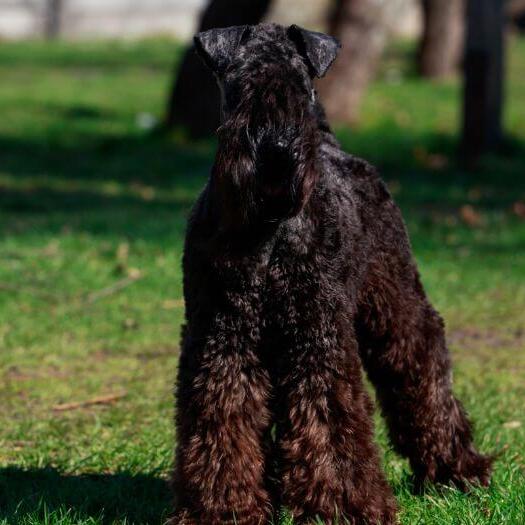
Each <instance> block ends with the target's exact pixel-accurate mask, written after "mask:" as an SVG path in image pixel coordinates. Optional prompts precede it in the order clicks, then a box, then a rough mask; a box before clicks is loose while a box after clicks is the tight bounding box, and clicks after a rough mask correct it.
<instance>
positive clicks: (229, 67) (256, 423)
mask: <svg viewBox="0 0 525 525" xmlns="http://www.w3.org/2000/svg"><path fill="white" fill-rule="evenodd" d="M195 44H196V49H197V51H198V53H199V54H200V55H201V56H202V58H203V59H204V61H205V62H206V64H207V65H208V66H209V67H210V68H211V70H212V71H213V73H214V74H215V75H216V77H217V79H218V81H219V85H220V88H221V92H222V100H223V103H222V111H223V124H222V126H221V127H220V128H219V130H218V135H219V146H218V153H217V158H216V161H215V165H214V167H213V171H212V174H211V177H210V179H209V182H208V183H207V185H206V187H205V188H204V191H203V192H202V194H201V196H200V198H199V200H198V202H197V203H196V205H195V208H194V210H193V213H192V216H191V219H190V221H189V228H188V233H187V240H186V247H185V254H184V276H185V277H184V293H185V298H186V316H187V324H186V327H185V330H184V336H183V349H182V355H181V359H180V370H179V377H178V389H177V427H178V437H177V439H178V441H177V445H178V449H177V461H176V468H175V476H174V484H175V489H174V490H175V492H176V495H177V503H176V510H175V514H174V516H173V517H172V519H171V523H173V524H179V525H183V524H184V525H219V524H224V523H227V524H233V523H236V524H238V525H258V524H262V523H265V522H266V521H267V520H268V519H269V518H271V516H272V509H274V510H275V509H279V507H280V506H284V507H286V508H287V509H289V511H290V512H291V513H292V515H293V516H294V518H295V520H296V523H311V522H313V521H314V520H315V519H316V518H317V517H318V518H320V519H322V520H324V523H325V524H334V523H336V522H337V523H344V522H348V523H351V524H374V525H377V524H393V523H395V520H396V518H395V515H396V504H395V500H394V497H393V495H392V492H391V489H390V487H389V485H388V484H387V482H386V480H385V476H384V474H383V471H382V469H381V464H380V461H379V457H378V456H379V455H378V450H377V447H376V445H375V444H374V437H373V432H374V430H373V424H372V409H373V407H372V402H371V400H370V398H369V396H368V395H367V393H366V391H365V388H364V385H363V379H362V375H361V365H363V366H364V369H365V370H366V372H367V374H368V377H369V378H370V380H371V382H372V383H373V384H374V386H375V388H376V389H377V397H378V399H379V401H380V403H381V407H382V411H383V414H384V416H385V418H386V420H387V422H388V426H389V430H390V438H391V440H392V442H393V444H394V446H395V448H396V450H397V451H398V452H399V453H400V454H401V455H403V456H405V457H408V458H409V460H410V464H411V467H412V469H413V471H414V474H415V476H416V478H417V479H418V480H419V481H420V482H425V481H427V480H428V481H431V482H439V483H452V484H455V485H456V486H459V487H460V488H467V487H468V485H469V484H470V483H481V484H487V483H488V482H489V478H490V472H491V460H490V459H489V458H488V457H486V456H483V455H480V454H478V452H476V450H475V449H474V446H473V444H472V431H471V425H470V423H469V421H468V419H467V416H466V414H465V411H464V409H463V408H462V406H461V404H460V403H459V401H458V400H457V399H455V398H454V396H453V394H452V390H451V369H450V358H449V354H448V351H447V348H446V346H445V338H444V328H443V321H442V320H441V318H440V316H439V315H438V314H437V313H436V311H435V310H434V309H433V308H432V306H431V304H430V303H429V301H428V299H427V298H426V296H425V292H424V290H423V287H422V285H421V282H420V279H419V275H418V271H417V268H416V264H415V262H414V259H413V257H412V254H411V248H410V244H409V240H408V237H407V233H406V229H405V226H404V223H403V220H402V217H401V214H400V212H399V209H398V208H397V207H396V205H395V204H394V202H393V201H392V198H391V196H390V194H389V193H388V190H387V189H386V187H385V185H384V183H383V182H382V181H381V179H380V178H379V176H378V174H377V172H376V170H375V169H374V168H373V167H372V166H370V165H369V164H367V163H366V162H365V161H363V160H360V159H358V158H355V157H352V156H350V155H347V154H345V153H344V152H343V151H341V149H340V147H339V145H338V143H337V142H336V140H335V138H334V136H333V135H332V133H331V132H330V129H329V127H328V125H327V123H326V119H325V117H324V113H323V110H322V108H321V106H320V104H319V101H318V99H317V97H316V93H315V90H314V87H313V78H314V77H322V76H323V75H324V74H325V72H326V70H327V69H328V68H329V66H330V64H331V63H332V62H333V60H334V59H335V57H336V54H337V50H338V48H339V44H338V42H337V41H336V40H335V39H333V38H331V37H329V36H326V35H323V34H320V33H314V32H311V31H307V30H304V29H301V28H300V27H297V26H291V27H289V28H284V27H281V26H278V25H273V24H264V25H258V26H253V27H249V26H244V27H231V28H227V29H216V30H211V31H206V32H204V33H201V34H199V35H197V37H196V38H195ZM195 89H198V86H195ZM345 520H346V521H345Z"/></svg>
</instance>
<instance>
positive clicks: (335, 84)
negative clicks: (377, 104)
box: [319, 0, 391, 124]
mask: <svg viewBox="0 0 525 525" xmlns="http://www.w3.org/2000/svg"><path fill="white" fill-rule="evenodd" d="M389 2H391V0H389ZM387 4H388V2H384V1H383V0H336V6H335V9H334V12H333V15H332V17H331V21H330V33H331V34H332V35H333V36H335V37H337V38H338V39H339V41H340V42H341V44H342V49H341V51H340V53H339V57H338V58H337V60H336V61H335V63H334V65H333V66H332V68H331V70H329V72H328V74H327V76H326V78H325V79H324V80H321V81H320V82H319V94H320V97H321V99H322V101H323V103H324V106H325V110H326V114H327V117H328V119H329V120H330V121H331V122H333V123H340V124H341V123H346V124H352V123H354V122H355V121H356V120H357V117H358V113H359V106H360V103H361V99H362V97H363V94H364V92H365V90H366V87H367V85H368V83H369V82H370V80H371V79H372V77H373V75H374V73H375V71H376V67H377V64H378V62H379V58H380V57H381V54H382V52H383V49H384V46H385V41H386V32H387V31H386V25H385V23H384V21H385V16H386V5H387Z"/></svg>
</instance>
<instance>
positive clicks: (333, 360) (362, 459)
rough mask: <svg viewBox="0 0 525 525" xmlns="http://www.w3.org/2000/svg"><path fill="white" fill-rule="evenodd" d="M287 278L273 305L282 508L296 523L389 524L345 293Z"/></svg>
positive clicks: (391, 504) (311, 278)
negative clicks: (276, 325)
mask: <svg viewBox="0 0 525 525" xmlns="http://www.w3.org/2000/svg"><path fill="white" fill-rule="evenodd" d="M301 266H302V265H301V264H298V267H299V268H300V267H301ZM293 274H294V278H295V279H297V280H298V282H299V283H301V284H300V286H288V287H287V291H286V293H277V294H275V304H274V308H275V310H274V311H275V312H276V317H277V318H278V323H279V324H280V326H281V333H282V337H281V339H280V342H279V350H278V351H277V355H279V354H280V357H281V361H282V365H281V367H280V374H279V377H278V380H277V396H278V397H277V403H276V405H277V445H278V473H279V474H280V482H281V484H282V486H281V495H282V502H281V503H282V504H283V506H284V507H286V508H287V509H288V510H289V511H290V512H291V513H292V515H293V516H294V518H295V519H296V522H297V523H317V522H316V521H315V520H316V519H318V518H320V519H321V520H322V521H323V523H325V524H327V525H333V524H336V523H340V524H343V523H351V524H361V523H370V524H372V523H374V524H381V525H391V524H393V523H395V513H396V510H395V509H396V504H395V501H394V497H393V495H392V492H391V489H390V487H389V485H388V483H387V481H386V479H385V477H384V474H383V471H382V469H381V464H380V461H379V454H378V450H377V447H376V445H375V443H374V437H373V421H372V403H371V401H370V399H369V397H368V395H367V393H366V390H365V388H364V385H363V382H362V377H361V365H360V362H359V356H358V353H357V343H356V340H355V338H354V337H353V335H352V333H351V332H352V323H351V321H350V319H349V317H347V309H346V308H345V305H344V304H341V303H342V302H344V299H343V298H344V293H343V292H341V291H334V287H332V286H330V285H328V284H327V283H325V282H324V281H325V278H324V277H323V276H322V275H316V274H315V270H310V271H308V272H307V274H301V272H300V271H298V270H294V271H293ZM332 291H333V294H332ZM327 294H328V295H330V297H328V296H327Z"/></svg>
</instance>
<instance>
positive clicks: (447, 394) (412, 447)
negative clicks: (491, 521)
mask: <svg viewBox="0 0 525 525" xmlns="http://www.w3.org/2000/svg"><path fill="white" fill-rule="evenodd" d="M390 250H392V248H390ZM409 257H410V256H409V255H407V253H406V251H404V252H403V253H402V254H398V255H396V256H395V257H389V256H388V254H383V255H382V256H381V257H378V259H377V260H376V261H375V262H372V263H371V264H370V266H369V273H368V277H367V283H366V285H365V286H364V288H363V291H362V294H361V300H360V305H359V315H358V321H357V323H356V331H357V334H358V339H359V350H360V355H361V358H362V362H363V364H364V367H365V369H366V371H367V373H368V376H369V378H370V380H371V381H372V383H373V384H374V386H375V388H376V390H377V396H378V398H379V400H380V402H381V406H382V410H383V414H384V416H385V418H386V420H387V423H388V426H389V430H390V437H391V440H392V442H393V444H394V446H395V448H396V449H397V451H398V452H399V453H400V454H402V455H403V456H405V457H407V458H409V460H410V464H411V467H412V469H413V471H414V474H415V476H416V480H417V483H418V486H419V487H421V485H422V483H423V482H425V481H427V480H428V481H431V482H437V483H452V484H454V485H456V486H457V487H459V488H461V489H463V490H465V489H466V488H467V487H468V485H469V484H482V485H486V484H488V482H489V479H490V472H491V459H490V458H488V457H486V456H483V455H481V454H479V453H478V452H477V451H476V450H475V448H474V445H473V442H472V429H471V424H470V422H469V419H468V417H467V415H466V413H465V410H464V409H463V407H462V405H461V403H460V402H459V401H458V400H457V399H456V398H455V397H454V395H453V393H452V376H451V374H452V372H451V363H450V357H449V352H448V349H447V346H446V343H445V333H444V324H443V321H442V319H441V317H440V316H439V315H438V314H437V312H436V311H435V310H434V309H433V308H432V306H431V305H430V303H429V302H428V300H427V298H426V296H425V292H424V290H423V287H422V285H421V283H420V279H419V275H418V272H417V269H416V267H415V264H414V263H413V262H412V261H411V260H410V259H408V258H409Z"/></svg>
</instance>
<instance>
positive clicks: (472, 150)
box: [463, 0, 505, 161]
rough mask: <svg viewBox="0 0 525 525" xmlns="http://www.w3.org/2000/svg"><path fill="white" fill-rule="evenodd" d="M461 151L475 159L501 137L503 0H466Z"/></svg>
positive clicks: (468, 157) (495, 144) (471, 159)
mask: <svg viewBox="0 0 525 525" xmlns="http://www.w3.org/2000/svg"><path fill="white" fill-rule="evenodd" d="M467 20H468V28H467V49H466V56H465V90H464V109H463V111H464V114H463V152H464V154H465V155H466V157H467V159H468V160H470V161H473V160H474V161H475V160H476V159H477V158H478V157H479V156H480V155H482V154H483V153H486V152H488V151H491V150H494V149H496V148H497V147H498V146H499V145H500V143H501V140H502V136H503V131H502V114H503V82H504V26H505V16H504V0H469V2H468V14H467Z"/></svg>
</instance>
